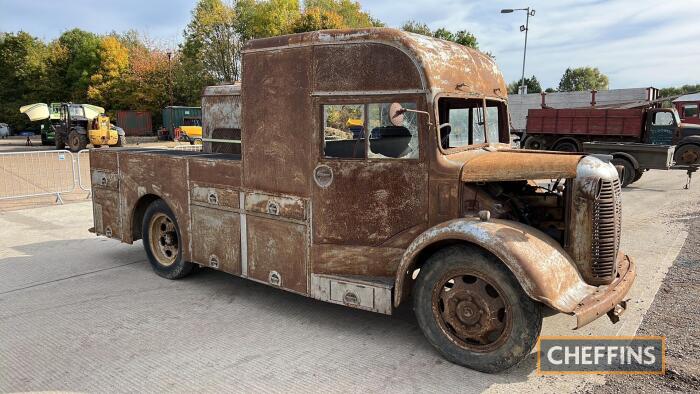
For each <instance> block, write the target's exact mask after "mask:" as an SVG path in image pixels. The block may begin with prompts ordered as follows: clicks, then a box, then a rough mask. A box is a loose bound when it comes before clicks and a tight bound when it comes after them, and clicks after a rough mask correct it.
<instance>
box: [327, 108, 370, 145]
mask: <svg viewBox="0 0 700 394" xmlns="http://www.w3.org/2000/svg"><path fill="white" fill-rule="evenodd" d="M364 107H365V106H364V105H363V104H341V105H324V106H323V155H324V156H326V157H336V158H350V159H361V158H364V157H365V138H366V137H365V108H364Z"/></svg>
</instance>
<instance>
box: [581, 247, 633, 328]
mask: <svg viewBox="0 0 700 394" xmlns="http://www.w3.org/2000/svg"><path fill="white" fill-rule="evenodd" d="M617 256H618V258H617V277H616V278H615V280H614V281H613V282H612V283H611V284H609V285H605V286H598V289H597V290H596V291H595V292H594V293H593V294H590V295H589V296H587V297H586V298H584V299H583V300H581V302H579V304H578V306H577V307H576V309H575V310H574V315H575V316H576V328H577V329H578V328H581V327H583V326H585V325H586V324H588V323H590V322H592V321H593V320H595V319H597V318H599V317H601V316H603V315H604V314H606V313H607V314H608V315H609V316H610V318H611V319H614V318H616V317H619V315H621V314H622V313H623V312H624V311H625V308H626V304H627V303H626V302H625V301H624V299H625V296H626V295H627V293H628V292H629V290H630V288H631V287H632V283H634V278H635V277H636V276H637V272H636V266H635V264H634V261H633V260H632V258H631V257H629V256H627V255H626V254H624V253H622V252H618V254H617ZM613 322H615V320H613Z"/></svg>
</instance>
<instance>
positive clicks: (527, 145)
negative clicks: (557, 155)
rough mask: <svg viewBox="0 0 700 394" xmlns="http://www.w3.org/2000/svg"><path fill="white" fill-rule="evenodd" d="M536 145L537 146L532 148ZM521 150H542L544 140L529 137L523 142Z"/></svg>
mask: <svg viewBox="0 0 700 394" xmlns="http://www.w3.org/2000/svg"><path fill="white" fill-rule="evenodd" d="M534 145H537V146H534ZM523 149H531V150H543V149H544V140H543V139H542V138H538V137H535V136H529V137H527V138H525V141H523Z"/></svg>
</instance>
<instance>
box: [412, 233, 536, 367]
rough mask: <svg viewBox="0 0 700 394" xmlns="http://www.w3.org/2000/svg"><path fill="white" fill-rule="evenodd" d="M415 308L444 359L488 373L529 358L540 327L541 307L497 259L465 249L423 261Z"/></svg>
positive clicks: (457, 248)
mask: <svg viewBox="0 0 700 394" xmlns="http://www.w3.org/2000/svg"><path fill="white" fill-rule="evenodd" d="M413 308H414V311H415V314H416V318H417V320H418V325H419V326H420V328H421V330H422V331H423V333H424V334H425V336H426V338H427V339H428V341H429V342H430V343H431V344H432V345H433V346H434V347H435V348H436V349H437V350H438V352H440V353H441V354H442V355H443V357H445V358H446V359H447V360H449V361H451V362H453V363H455V364H459V365H462V366H465V367H468V368H471V369H475V370H477V371H481V372H487V373H495V372H500V371H503V370H506V369H508V368H510V367H512V366H514V365H515V364H517V363H519V362H520V361H522V360H523V359H524V358H525V357H527V355H528V354H529V353H530V351H531V350H532V348H533V347H534V346H535V344H536V342H537V337H538V336H539V334H540V329H541V328H542V312H541V307H540V304H539V303H537V302H535V301H533V300H532V299H530V297H528V296H527V294H525V292H524V291H523V289H522V287H521V286H520V284H519V283H518V281H517V280H516V279H515V277H514V276H513V274H512V273H511V272H510V271H509V270H508V268H507V267H506V266H505V265H503V263H502V262H501V261H499V260H498V259H497V258H496V257H495V256H493V255H492V254H490V253H488V252H487V251H485V250H483V249H480V248H478V247H474V246H469V245H458V246H452V247H449V248H445V249H442V250H440V251H438V252H436V253H435V254H434V255H432V256H431V257H430V258H429V259H428V260H427V261H426V262H425V265H424V266H423V267H422V268H421V272H420V275H419V276H418V280H417V282H416V285H415V288H414V291H413Z"/></svg>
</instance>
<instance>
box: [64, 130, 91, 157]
mask: <svg viewBox="0 0 700 394" xmlns="http://www.w3.org/2000/svg"><path fill="white" fill-rule="evenodd" d="M87 144H88V138H87V135H86V134H85V133H81V132H80V131H79V130H71V132H70V133H69V134H68V147H69V148H70V150H71V152H79V151H81V150H83V149H85V148H87Z"/></svg>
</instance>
